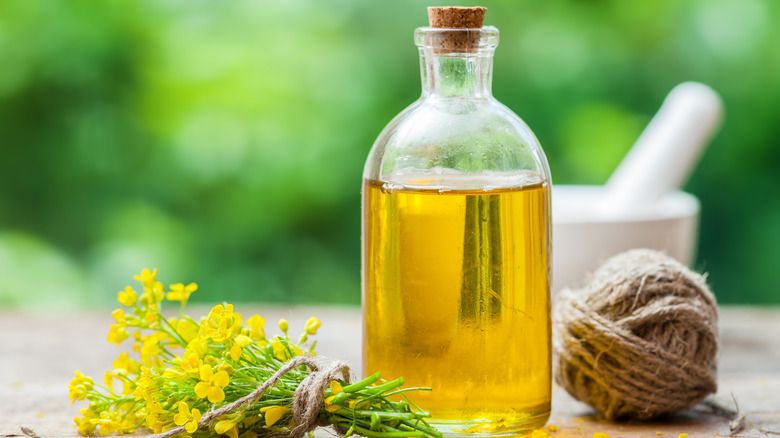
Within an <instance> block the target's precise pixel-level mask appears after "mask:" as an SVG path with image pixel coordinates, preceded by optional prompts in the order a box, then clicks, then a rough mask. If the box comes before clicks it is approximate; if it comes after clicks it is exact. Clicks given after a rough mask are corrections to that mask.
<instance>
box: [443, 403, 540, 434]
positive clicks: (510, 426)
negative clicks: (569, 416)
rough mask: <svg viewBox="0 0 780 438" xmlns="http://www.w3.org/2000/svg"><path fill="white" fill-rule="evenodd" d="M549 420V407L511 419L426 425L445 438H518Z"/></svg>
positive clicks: (486, 419) (488, 419)
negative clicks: (503, 437) (508, 437)
mask: <svg viewBox="0 0 780 438" xmlns="http://www.w3.org/2000/svg"><path fill="white" fill-rule="evenodd" d="M549 419H550V407H549V405H548V406H547V408H546V409H544V410H541V411H539V410H537V411H535V412H531V413H528V414H526V415H517V416H512V418H500V419H496V418H469V419H468V420H465V419H452V420H436V419H431V420H429V421H428V423H429V424H430V425H431V426H432V427H434V428H435V429H436V430H437V431H439V432H441V433H442V434H443V435H444V436H445V437H461V438H465V437H469V438H471V437H474V438H476V437H500V436H518V435H525V434H530V433H531V432H533V431H534V430H537V429H540V428H542V427H544V426H545V425H546V424H547V421H548V420H549Z"/></svg>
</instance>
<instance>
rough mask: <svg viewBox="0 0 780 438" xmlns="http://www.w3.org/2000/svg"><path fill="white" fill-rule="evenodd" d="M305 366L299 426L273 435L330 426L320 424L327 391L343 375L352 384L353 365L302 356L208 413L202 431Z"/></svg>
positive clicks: (298, 397)
mask: <svg viewBox="0 0 780 438" xmlns="http://www.w3.org/2000/svg"><path fill="white" fill-rule="evenodd" d="M301 365H305V366H307V367H309V369H310V374H309V375H308V376H306V378H305V379H303V381H302V382H301V383H300V385H298V388H297V389H296V390H295V396H294V397H293V405H292V417H293V420H294V422H295V424H296V426H295V427H294V428H293V429H291V430H290V431H289V432H288V433H280V434H273V435H276V436H284V437H287V438H301V437H302V436H303V435H305V434H306V432H309V431H311V430H314V429H315V428H316V427H318V426H324V425H327V423H322V422H320V421H319V410H320V406H321V405H322V400H323V397H324V393H325V388H326V387H327V386H328V385H329V384H330V382H331V381H333V380H335V379H337V378H338V377H339V376H341V378H342V379H343V380H344V381H345V382H347V383H349V380H350V379H349V366H347V365H346V364H345V363H343V362H340V361H329V360H327V359H324V358H314V357H309V356H300V357H296V358H294V359H292V360H290V361H289V362H287V363H286V364H284V365H283V366H282V367H281V368H279V370H278V371H277V372H275V373H274V374H273V375H272V376H271V377H269V378H268V380H266V381H265V382H263V383H262V384H261V385H260V386H258V387H257V389H255V390H254V391H252V392H251V393H250V394H248V395H246V396H244V397H242V398H240V399H238V400H236V401H234V402H233V403H229V404H227V405H225V406H222V407H221V408H219V409H215V410H213V411H208V412H207V413H205V414H204V415H203V416H202V417H201V419H200V421H198V428H201V427H204V426H207V425H208V424H210V423H211V421H212V420H214V419H215V418H218V417H221V416H223V415H226V414H229V413H231V412H233V411H235V410H236V409H239V408H241V407H242V406H245V405H248V404H252V403H254V402H256V401H257V400H259V399H260V397H261V396H262V395H263V394H264V393H265V392H266V391H268V390H269V389H270V388H271V387H273V386H274V385H276V383H278V382H279V380H280V379H281V378H282V377H283V376H284V375H285V374H287V373H289V372H290V371H292V370H294V369H295V368H297V367H299V366H301ZM325 366H327V369H325V370H324V371H322V369H323V368H324V367H325ZM184 431H185V428H184V426H180V427H176V428H174V429H171V430H168V431H166V432H163V433H159V434H156V435H152V436H151V437H150V438H169V437H172V436H174V435H177V434H179V433H182V432H184Z"/></svg>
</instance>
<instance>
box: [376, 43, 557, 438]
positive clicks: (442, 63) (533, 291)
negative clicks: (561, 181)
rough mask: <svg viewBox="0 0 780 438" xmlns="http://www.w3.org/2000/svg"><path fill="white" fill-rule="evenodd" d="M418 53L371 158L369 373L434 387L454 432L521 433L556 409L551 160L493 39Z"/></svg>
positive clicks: (427, 406) (439, 422) (442, 424)
mask: <svg viewBox="0 0 780 438" xmlns="http://www.w3.org/2000/svg"><path fill="white" fill-rule="evenodd" d="M418 32H419V30H418ZM490 36H491V35H489V34H488V35H486V38H485V41H486V42H490V41H492V40H490V38H488V37H490ZM495 36H496V39H497V32H496V35H495ZM493 48H495V45H493ZM426 50H427V52H426ZM485 58H488V59H485ZM421 59H422V62H421V64H422V68H423V89H424V93H423V97H422V98H421V99H420V100H419V101H418V102H416V103H415V104H413V105H412V106H410V107H409V108H408V109H407V110H406V111H404V112H403V113H402V114H400V115H399V116H398V117H397V118H396V119H394V120H393V121H392V122H391V123H390V125H388V127H387V128H386V129H385V131H384V132H383V133H382V134H381V135H380V137H379V139H378V140H377V142H376V143H375V145H374V148H373V149H372V152H371V154H370V155H369V159H368V161H367V163H366V168H365V171H364V183H363V215H364V217H363V315H364V321H363V322H364V324H363V327H364V358H363V359H364V373H366V374H370V373H374V372H376V371H382V373H383V375H385V376H386V377H397V376H403V377H404V378H405V380H406V386H407V387H418V386H419V387H430V388H432V391H430V392H422V391H420V392H415V393H414V395H413V400H414V401H415V402H416V403H417V404H418V405H420V407H421V408H422V409H424V410H426V411H429V412H430V413H431V414H432V418H431V424H433V425H434V426H436V427H437V428H439V429H440V430H441V431H442V432H443V433H445V434H451V433H452V432H453V431H455V430H457V431H459V433H457V435H459V436H460V435H462V434H463V433H464V432H465V433H467V434H471V435H474V436H478V435H491V436H492V435H509V434H518V433H523V432H526V431H529V430H533V429H536V428H538V427H541V426H543V425H544V423H545V422H546V421H547V418H548V417H549V412H550V391H551V357H550V354H551V353H550V351H551V348H550V342H551V341H550V339H551V337H550V330H551V329H550V319H549V315H550V309H549V278H550V267H549V261H550V213H549V212H550V205H549V199H550V194H549V190H550V178H549V170H548V168H547V162H546V159H545V158H544V155H543V153H542V152H541V148H540V147H539V146H538V143H537V142H536V139H535V138H534V137H533V134H532V133H531V132H530V130H528V128H527V126H526V125H525V124H524V123H523V122H522V121H521V120H520V119H519V118H517V116H515V115H514V114H513V113H511V111H509V110H508V109H506V107H504V106H503V105H501V104H500V103H498V102H497V101H496V100H495V99H493V98H492V96H491V95H490V91H489V79H490V78H489V75H490V67H491V64H490V63H491V62H492V50H486V51H483V52H481V53H472V54H459V55H456V56H452V55H451V54H446V55H445V56H442V55H440V54H437V53H435V47H433V48H431V47H430V46H426V45H424V44H423V46H421ZM432 64H433V65H432ZM474 66H476V68H472V67H474ZM480 66H482V67H484V66H487V71H485V70H484V69H482V70H480ZM443 73H446V74H447V78H455V79H456V81H457V82H458V83H457V84H451V83H450V84H447V83H441V81H442V79H441V78H443V77H444V76H443V75H442V74H443ZM432 75H433V76H435V75H439V78H438V79H437V78H435V77H434V78H433V80H431V76H432ZM469 75H471V76H477V77H476V78H475V77H465V78H464V76H469ZM485 76H486V77H485ZM485 79H487V80H485ZM426 81H427V83H428V85H429V90H430V89H431V88H434V89H435V88H437V87H438V89H440V90H445V93H444V94H443V95H442V94H441V93H436V92H432V93H429V94H428V95H426V93H425V90H426ZM470 83H473V84H476V86H475V87H474V89H473V90H472V91H474V90H476V91H477V93H476V95H475V94H474V93H469V92H466V93H465V95H464V93H463V91H464V90H467V89H468V88H469V87H470V86H471V85H469V84H470ZM464 84H465V85H464ZM467 91H468V90H467Z"/></svg>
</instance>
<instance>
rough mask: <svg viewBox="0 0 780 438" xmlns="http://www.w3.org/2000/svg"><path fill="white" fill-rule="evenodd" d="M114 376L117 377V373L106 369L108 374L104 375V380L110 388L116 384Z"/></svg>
mask: <svg viewBox="0 0 780 438" xmlns="http://www.w3.org/2000/svg"><path fill="white" fill-rule="evenodd" d="M114 377H116V374H114V373H112V372H111V371H106V374H105V375H104V376H103V382H104V383H105V384H106V386H108V389H111V387H112V386H114Z"/></svg>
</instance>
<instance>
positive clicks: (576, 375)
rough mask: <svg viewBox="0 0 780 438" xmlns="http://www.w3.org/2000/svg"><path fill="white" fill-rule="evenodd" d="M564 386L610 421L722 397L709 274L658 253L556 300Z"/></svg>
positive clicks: (597, 275) (607, 268)
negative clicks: (717, 393)
mask: <svg viewBox="0 0 780 438" xmlns="http://www.w3.org/2000/svg"><path fill="white" fill-rule="evenodd" d="M556 298H557V303H556V307H555V311H554V315H553V321H554V326H555V338H554V345H553V348H554V351H555V353H556V357H557V359H556V360H557V364H556V365H557V367H556V374H555V379H556V381H557V382H558V384H560V385H561V386H562V387H564V388H565V389H566V390H567V391H568V392H569V393H570V394H571V395H572V396H573V397H574V398H576V399H578V400H580V401H582V402H584V403H587V404H588V405H590V406H591V407H593V408H594V409H596V410H597V411H599V412H600V413H601V414H602V415H603V416H604V417H606V418H607V419H609V420H618V419H627V418H633V419H638V420H648V419H651V418H654V417H658V416H660V415H664V414H668V413H672V412H675V411H678V410H681V409H687V408H690V407H692V406H693V405H695V404H696V403H698V402H700V401H701V400H702V399H704V397H706V396H707V395H708V394H710V393H713V392H715V391H716V390H717V383H716V373H717V369H716V360H715V359H716V357H715V356H716V353H717V349H718V328H717V319H718V317H717V304H716V301H715V297H714V296H713V294H712V292H710V290H709V288H708V287H707V284H706V281H705V279H704V277H702V276H701V275H698V274H696V273H694V272H692V271H690V270H689V269H688V268H687V267H685V266H683V265H682V264H680V263H679V262H677V261H676V260H674V259H672V258H670V257H668V256H666V255H664V254H661V253H659V252H657V251H651V250H632V251H628V252H626V253H623V254H620V255H618V256H615V257H614V258H612V259H610V260H608V261H607V262H606V263H605V264H604V265H603V266H602V267H600V268H599V269H598V270H597V271H596V272H594V274H593V278H592V279H591V281H590V283H589V284H588V285H587V286H585V287H584V288H583V289H581V290H564V291H562V293H561V294H560V295H559V296H558V297H556Z"/></svg>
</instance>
